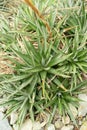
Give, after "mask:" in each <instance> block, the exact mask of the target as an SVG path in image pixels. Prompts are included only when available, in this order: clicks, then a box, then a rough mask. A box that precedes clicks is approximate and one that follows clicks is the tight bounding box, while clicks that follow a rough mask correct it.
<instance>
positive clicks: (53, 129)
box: [46, 124, 55, 130]
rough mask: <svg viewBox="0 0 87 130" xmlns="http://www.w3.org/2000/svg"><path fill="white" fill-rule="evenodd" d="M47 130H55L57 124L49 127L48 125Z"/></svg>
mask: <svg viewBox="0 0 87 130" xmlns="http://www.w3.org/2000/svg"><path fill="white" fill-rule="evenodd" d="M46 130H55V126H54V125H53V124H50V125H49V126H48V127H46Z"/></svg>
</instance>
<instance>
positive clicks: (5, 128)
mask: <svg viewBox="0 0 87 130" xmlns="http://www.w3.org/2000/svg"><path fill="white" fill-rule="evenodd" d="M3 117H4V114H3V113H2V112H0V130H12V128H11V126H10V125H9V123H8V120H7V119H6V118H5V119H3Z"/></svg>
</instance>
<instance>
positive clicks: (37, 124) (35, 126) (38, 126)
mask: <svg viewBox="0 0 87 130" xmlns="http://www.w3.org/2000/svg"><path fill="white" fill-rule="evenodd" d="M41 127H42V126H41V124H40V122H39V121H35V122H34V123H33V130H40V129H41Z"/></svg>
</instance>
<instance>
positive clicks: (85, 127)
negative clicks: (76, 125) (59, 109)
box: [80, 121, 87, 130]
mask: <svg viewBox="0 0 87 130" xmlns="http://www.w3.org/2000/svg"><path fill="white" fill-rule="evenodd" d="M80 130H87V121H86V122H85V123H84V124H83V125H82V126H81V127H80Z"/></svg>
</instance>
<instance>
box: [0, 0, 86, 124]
mask: <svg viewBox="0 0 87 130" xmlns="http://www.w3.org/2000/svg"><path fill="white" fill-rule="evenodd" d="M52 2H53V1H50V0H47V1H46V4H44V2H42V1H40V2H37V0H36V1H35V4H36V7H37V8H40V9H39V10H40V11H41V13H43V12H44V10H45V11H46V9H47V14H43V15H44V17H46V20H47V22H48V23H49V25H50V28H51V30H52V31H51V32H52V36H51V37H49V34H48V32H47V29H46V27H45V25H44V23H43V22H42V21H41V19H40V18H38V17H37V16H36V15H35V13H34V12H33V11H32V10H31V9H30V8H29V7H28V6H26V5H25V4H23V5H21V6H20V8H19V12H18V15H17V16H16V20H15V21H16V22H14V23H16V24H14V25H15V26H14V28H15V29H14V28H11V27H10V26H9V25H8V23H7V22H4V26H3V27H1V28H0V29H1V31H0V35H2V36H3V37H1V38H0V41H1V44H4V46H3V47H2V48H1V49H3V50H4V51H6V52H7V55H6V56H5V57H4V58H5V59H9V60H10V61H11V63H12V64H8V66H10V67H11V69H13V72H14V73H12V74H7V75H0V77H1V79H0V89H1V91H2V92H3V94H5V95H6V97H5V98H4V99H2V100H1V102H0V105H3V106H8V110H7V112H6V116H9V115H10V113H11V112H15V111H17V112H18V113H19V116H18V122H17V123H18V124H19V125H21V124H22V123H23V121H24V119H25V118H26V116H27V114H29V116H30V117H31V119H32V120H34V118H35V116H36V115H37V114H40V113H43V112H44V111H49V113H50V115H51V117H53V115H54V114H55V112H56V110H57V109H58V111H59V113H60V114H61V115H66V114H69V116H70V118H71V120H72V121H73V122H74V124H75V125H77V123H76V121H75V119H74V116H73V114H72V111H71V109H70V104H72V105H73V106H75V107H76V108H78V106H79V101H80V100H79V99H78V93H82V91H84V89H86V85H87V80H84V79H83V74H87V45H86V42H87V36H86V33H87V32H86V24H85V23H86V21H87V13H86V12H85V4H84V2H83V1H82V2H80V5H79V7H80V8H79V11H77V12H76V10H75V11H73V12H74V13H73V15H70V14H67V13H66V16H63V15H62V13H61V15H62V18H61V19H60V18H59V19H58V13H57V9H56V8H55V7H56V5H55V2H56V1H54V4H53V6H52ZM39 4H40V5H41V6H40V5H39ZM48 5H49V6H48ZM50 5H51V6H52V7H51V6H50ZM74 5H76V3H74ZM54 8H55V9H54ZM78 12H79V13H81V14H82V15H81V16H80V14H79V13H78ZM45 13H46V12H45ZM54 14H55V15H54ZM0 22H1V20H0ZM77 24H78V26H77ZM73 26H74V29H73V30H71V29H69V30H67V32H64V29H65V28H73ZM9 30H10V31H9ZM13 34H14V35H13ZM81 34H82V36H81ZM3 94H2V95H3ZM51 119H52V118H51ZM51 121H52V120H51Z"/></svg>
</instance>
